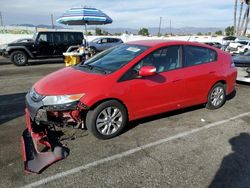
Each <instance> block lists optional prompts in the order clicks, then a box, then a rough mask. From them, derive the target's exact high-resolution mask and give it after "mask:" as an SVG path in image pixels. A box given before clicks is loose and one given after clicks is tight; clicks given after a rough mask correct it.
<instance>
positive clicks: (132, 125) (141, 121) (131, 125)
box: [124, 104, 204, 133]
mask: <svg viewBox="0 0 250 188" xmlns="http://www.w3.org/2000/svg"><path fill="white" fill-rule="evenodd" d="M202 108H204V105H203V104H202V105H196V106H192V107H188V108H183V109H179V110H175V111H170V112H165V113H162V114H158V115H154V116H150V117H145V118H142V119H138V120H135V121H131V122H130V123H129V124H128V126H126V127H125V130H124V133H125V132H127V131H130V130H131V129H133V128H135V127H136V126H138V125H140V124H144V123H148V122H150V121H155V120H159V119H163V118H167V117H171V116H175V115H179V114H183V113H186V112H190V111H195V110H200V109H202Z"/></svg>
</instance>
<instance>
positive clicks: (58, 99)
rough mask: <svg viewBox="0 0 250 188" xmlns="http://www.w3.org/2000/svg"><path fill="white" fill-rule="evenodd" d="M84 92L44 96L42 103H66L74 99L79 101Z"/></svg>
mask: <svg viewBox="0 0 250 188" xmlns="http://www.w3.org/2000/svg"><path fill="white" fill-rule="evenodd" d="M84 95H85V94H84V93H81V94H73V95H57V96H46V97H44V98H43V100H42V101H43V104H44V105H45V106H46V105H57V104H66V103H71V102H75V101H79V100H80V99H81V98H82V97H83V96H84Z"/></svg>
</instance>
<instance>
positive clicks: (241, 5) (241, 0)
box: [236, 0, 243, 35]
mask: <svg viewBox="0 0 250 188" xmlns="http://www.w3.org/2000/svg"><path fill="white" fill-rule="evenodd" d="M242 9H243V0H240V16H239V20H238V26H237V29H236V35H240V22H241V15H242Z"/></svg>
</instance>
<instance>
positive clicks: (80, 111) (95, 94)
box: [23, 40, 237, 159]
mask: <svg viewBox="0 0 250 188" xmlns="http://www.w3.org/2000/svg"><path fill="white" fill-rule="evenodd" d="M236 74H237V72H236V69H235V68H234V66H233V63H232V58H231V56H230V55H229V54H227V53H225V52H223V51H221V50H218V49H216V48H213V47H211V46H207V45H203V44H199V43H191V42H182V41H164V40H149V41H135V42H129V43H126V44H121V45H119V46H116V47H114V48H111V49H108V50H106V51H104V52H102V53H100V54H98V55H96V56H94V57H93V58H91V59H89V60H87V61H86V62H84V63H81V64H79V65H77V66H73V67H68V68H64V69H61V70H59V71H56V72H54V73H52V74H50V75H48V76H46V77H44V78H43V79H41V80H40V81H38V82H37V83H36V84H35V85H34V86H33V87H32V89H31V91H30V92H29V93H28V94H27V96H26V105H27V110H26V112H27V113H26V116H27V119H28V120H27V121H30V122H28V124H29V125H28V131H27V133H26V136H27V135H28V136H30V135H31V137H32V134H35V133H36V134H38V133H40V134H41V131H40V132H39V131H36V130H41V127H50V126H54V125H58V126H64V125H67V126H68V125H72V126H74V127H79V128H81V127H85V126H86V127H87V129H88V131H90V132H91V133H92V134H93V135H94V136H95V137H97V138H100V139H108V138H112V137H114V136H117V135H118V134H120V133H121V132H122V130H123V129H124V127H125V126H126V124H127V122H128V121H131V120H135V119H139V118H142V117H146V116H151V115H154V114H159V113H162V112H166V111H171V110H176V109H180V108H185V107H188V106H192V105H197V104H206V107H208V108H209V109H217V108H219V107H221V106H222V105H223V104H224V102H225V101H226V96H227V95H228V94H230V93H231V92H233V91H234V89H235V79H236ZM39 127H40V128H39ZM46 134H47V132H46V131H42V136H41V135H40V137H39V136H38V138H45V137H46V136H47V135H46ZM24 137H25V136H24ZM23 140H24V142H28V141H27V139H26V141H25V139H23ZM33 140H34V139H33ZM42 142H45V143H47V144H48V145H49V144H50V143H49V141H48V140H47V139H42ZM26 144H27V143H26ZM26 144H24V145H25V147H26ZM25 147H24V150H25ZM26 152H27V151H26ZM60 152H61V153H60ZM60 152H59V153H60V154H59V158H57V159H60V157H61V158H63V157H65V156H64V154H62V153H64V152H63V151H61V150H60Z"/></svg>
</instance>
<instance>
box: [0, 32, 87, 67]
mask: <svg viewBox="0 0 250 188" xmlns="http://www.w3.org/2000/svg"><path fill="white" fill-rule="evenodd" d="M83 39H84V37H83V33H82V32H68V31H42V32H38V33H35V34H34V36H33V39H21V40H18V41H15V42H12V43H9V44H7V45H4V46H2V47H1V49H0V55H2V56H4V57H10V59H11V62H12V63H13V64H14V65H16V66H23V65H25V64H27V63H28V60H29V59H44V58H59V57H63V54H62V53H63V52H66V50H67V49H68V48H69V46H73V45H81V44H82V41H83Z"/></svg>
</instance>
